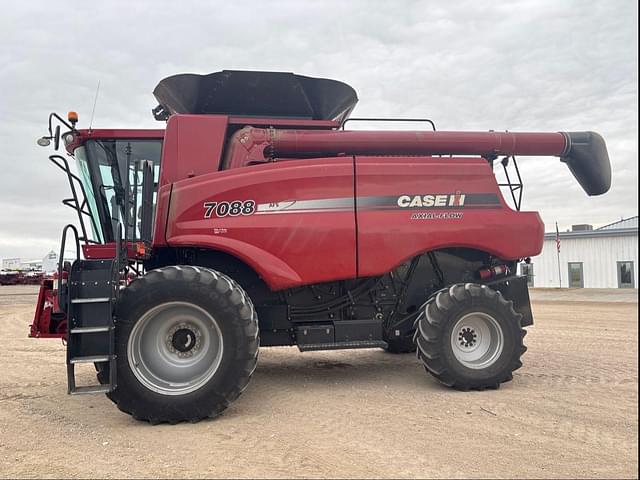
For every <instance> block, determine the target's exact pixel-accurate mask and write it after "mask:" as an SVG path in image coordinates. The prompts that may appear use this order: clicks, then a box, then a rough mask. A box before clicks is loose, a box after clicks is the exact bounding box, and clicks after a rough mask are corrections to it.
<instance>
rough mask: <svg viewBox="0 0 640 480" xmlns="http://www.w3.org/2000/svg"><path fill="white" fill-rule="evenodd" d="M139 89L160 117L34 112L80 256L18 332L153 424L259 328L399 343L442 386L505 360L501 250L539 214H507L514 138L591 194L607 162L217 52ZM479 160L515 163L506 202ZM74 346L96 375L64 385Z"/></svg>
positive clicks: (482, 383)
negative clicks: (150, 96)
mask: <svg viewBox="0 0 640 480" xmlns="http://www.w3.org/2000/svg"><path fill="white" fill-rule="evenodd" d="M154 95H155V96H156V98H157V100H158V102H159V105H158V106H157V107H156V108H155V109H154V110H153V114H154V116H155V118H156V119H157V120H160V121H166V128H165V129H159V130H121V129H109V130H106V129H93V130H91V129H90V130H79V129H76V122H77V120H78V119H77V115H75V114H72V115H70V116H69V118H68V120H66V121H65V120H64V119H62V118H60V117H59V116H57V115H56V114H52V115H51V116H50V118H49V135H48V136H46V137H43V138H42V139H40V140H39V142H38V143H40V144H42V145H47V144H49V143H50V142H51V141H53V142H54V147H55V148H56V149H57V147H58V144H59V143H60V141H62V142H63V143H64V146H65V148H66V151H67V154H68V156H62V155H58V154H53V155H51V157H50V159H51V161H52V162H53V163H54V164H56V165H57V166H58V167H59V168H60V169H61V170H63V171H64V172H65V174H66V176H67V180H68V182H69V185H70V188H71V193H72V196H71V198H69V199H66V200H64V203H66V204H67V205H70V206H71V207H73V208H74V209H75V210H76V211H77V213H78V220H79V222H78V227H76V226H73V225H68V226H67V227H65V229H64V231H63V236H62V245H61V252H64V250H65V243H66V241H67V237H70V238H72V240H73V242H74V244H75V248H76V251H77V255H76V256H77V259H76V260H75V261H73V262H65V261H64V260H63V259H62V258H63V256H62V255H61V256H60V258H61V260H60V265H59V269H58V273H57V277H56V278H57V279H62V281H60V282H59V284H58V280H44V281H43V283H42V287H41V292H40V296H39V298H38V306H37V309H36V315H35V319H34V323H33V325H32V330H31V336H34V337H61V338H64V339H66V342H67V369H68V383H69V392H70V393H95V392H103V393H106V394H107V396H108V397H109V398H110V399H111V400H112V401H113V402H114V403H116V404H117V405H118V407H119V408H120V409H121V410H123V411H125V412H128V413H130V414H132V415H133V416H134V417H136V418H138V419H141V420H146V421H149V422H152V423H158V422H169V423H175V422H179V421H185V420H186V421H196V420H199V419H202V418H205V417H212V416H215V415H217V414H219V413H220V412H222V411H223V410H224V409H225V408H226V407H227V406H228V405H229V404H230V403H231V402H232V401H233V400H235V398H237V397H238V395H239V394H240V393H241V392H242V391H243V390H244V388H245V387H246V386H247V384H248V382H249V379H250V377H251V375H252V373H253V371H254V368H255V366H256V363H257V358H258V350H259V346H278V345H296V346H297V347H298V348H299V349H300V350H301V351H303V352H305V351H313V350H328V349H351V348H382V349H385V350H387V351H388V352H391V353H406V352H414V351H416V352H417V356H418V359H419V361H420V362H422V363H423V364H424V366H425V367H426V369H427V371H428V372H430V373H431V374H432V375H434V376H435V377H436V378H437V379H438V380H440V382H442V383H443V384H445V385H448V386H451V387H454V388H457V389H460V390H469V389H486V388H497V387H498V386H499V385H500V384H501V383H503V382H506V381H509V380H511V379H512V372H513V371H514V370H516V369H517V368H519V367H520V366H521V365H522V364H521V355H522V354H523V353H524V351H525V350H526V348H525V346H524V344H523V338H524V335H525V333H526V332H525V330H524V328H525V327H527V326H529V325H532V323H533V318H532V314H531V308H530V303H529V295H528V290H527V283H526V277H520V276H518V275H517V274H516V267H517V264H518V262H520V261H527V259H528V258H529V257H531V256H533V255H536V254H538V253H539V252H540V250H541V248H542V241H543V231H544V226H543V224H542V221H541V219H540V217H539V215H538V214H537V213H536V212H524V211H520V206H521V198H522V182H521V180H520V174H519V171H518V169H517V163H516V158H515V156H516V155H518V156H557V157H560V159H561V160H562V161H563V162H564V163H566V164H567V166H568V167H569V169H570V170H571V172H572V173H573V175H574V176H575V178H576V179H577V181H578V182H579V183H580V185H582V187H583V189H584V190H585V192H586V193H587V194H588V195H600V194H602V193H605V192H606V191H607V190H608V189H609V186H610V181H611V180H610V179H611V172H610V164H609V159H608V155H607V150H606V146H605V143H604V140H603V139H602V138H601V137H600V136H599V135H598V134H596V133H593V132H579V133H565V132H559V133H513V132H494V131H490V132H451V131H449V132H445V131H436V130H435V125H434V124H433V122H431V121H430V120H428V119H423V121H424V122H425V123H426V124H428V125H430V126H431V127H432V128H433V131H428V130H416V131H387V130H380V131H362V130H347V129H346V128H345V127H346V124H347V121H353V120H362V119H353V118H352V119H349V114H350V113H351V111H352V110H353V108H354V106H355V104H356V102H357V96H356V93H355V91H354V90H353V89H352V88H351V87H349V86H348V85H346V84H344V83H341V82H337V81H333V80H326V79H316V78H310V77H304V76H299V75H293V74H289V73H276V72H247V71H223V72H219V73H214V74H211V75H204V76H201V75H176V76H173V77H169V78H166V79H164V80H162V81H161V82H160V83H159V84H158V86H157V87H156V89H155V91H154ZM368 120H370V121H378V120H380V119H368ZM393 120H396V119H391V121H393ZM54 124H57V125H58V126H57V127H56V128H55V129H54V128H53V125H54ZM60 125H62V126H64V127H66V129H67V131H66V132H65V133H63V134H61V131H60ZM68 157H70V158H72V159H74V160H75V169H74V171H72V169H71V167H70V165H69V162H68ZM494 167H502V168H504V169H505V172H507V173H508V172H509V171H510V170H509V169H512V170H511V172H512V173H511V174H510V175H509V174H508V175H507V179H508V181H507V183H506V184H503V185H502V186H504V187H507V190H508V191H509V192H510V195H511V198H512V200H513V202H514V207H515V208H511V207H510V206H508V205H507V203H506V201H505V199H504V198H503V196H502V194H501V189H500V186H501V185H499V184H498V182H497V180H496V177H495V176H494V173H493V168H494ZM514 179H515V180H514ZM81 253H82V254H81ZM81 363H90V364H94V365H95V367H96V369H97V372H98V373H97V379H98V382H97V384H96V385H89V386H79V385H76V375H75V367H76V366H77V365H78V364H81Z"/></svg>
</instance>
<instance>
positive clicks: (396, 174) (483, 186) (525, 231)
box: [356, 157, 544, 276]
mask: <svg viewBox="0 0 640 480" xmlns="http://www.w3.org/2000/svg"><path fill="white" fill-rule="evenodd" d="M356 176H357V181H356V195H357V198H358V199H359V201H358V209H357V212H358V213H357V215H358V219H357V220H358V221H357V223H358V273H359V274H360V275H361V276H370V275H380V274H383V273H385V272H388V271H389V270H391V269H393V268H394V267H396V266H397V265H399V264H401V263H402V262H404V261H406V260H408V259H410V258H412V257H414V256H416V255H418V254H420V253H423V252H427V251H430V250H435V249H439V248H445V247H467V248H474V249H477V250H482V251H484V252H487V253H490V254H493V255H495V256H497V257H500V258H502V259H505V260H513V259H517V258H523V257H528V256H533V255H537V254H538V253H539V252H540V251H541V250H542V242H543V235H544V226H543V224H542V221H541V219H540V217H539V215H538V214H537V213H535V212H516V211H514V210H511V209H510V208H509V207H508V206H507V205H506V204H505V202H504V200H503V198H502V195H501V194H500V190H499V187H498V185H497V183H496V180H495V177H494V176H493V172H492V170H491V168H490V167H489V164H488V163H487V161H486V160H484V159H481V158H449V157H422V158H420V157H357V158H356ZM456 192H459V193H460V194H464V195H465V196H466V197H467V198H469V199H470V198H472V196H473V194H483V195H484V194H488V193H493V194H495V196H496V197H497V199H498V201H499V202H498V203H497V204H494V205H472V204H468V203H467V204H465V205H463V206H451V207H444V208H438V209H434V208H421V207H419V206H416V207H413V208H410V207H406V208H387V209H371V208H367V207H366V205H363V206H362V208H361V204H362V202H361V201H360V199H364V198H371V197H392V198H395V199H397V198H399V196H401V195H406V196H409V197H411V198H414V197H415V196H418V195H419V196H424V195H437V194H444V195H450V194H455V193H456ZM412 217H413V218H412ZM447 217H449V218H447Z"/></svg>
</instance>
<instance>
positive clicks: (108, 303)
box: [67, 259, 119, 395]
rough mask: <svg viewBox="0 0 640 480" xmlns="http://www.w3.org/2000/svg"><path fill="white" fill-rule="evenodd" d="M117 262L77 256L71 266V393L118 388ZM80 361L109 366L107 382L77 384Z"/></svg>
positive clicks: (69, 313)
mask: <svg viewBox="0 0 640 480" xmlns="http://www.w3.org/2000/svg"><path fill="white" fill-rule="evenodd" d="M117 262H118V261H117V260H116V259H104V260H81V259H78V260H76V261H74V262H73V264H72V265H71V271H70V272H69V281H68V284H67V383H68V392H69V393H70V394H72V395H79V394H89V393H108V392H111V391H113V390H114V389H115V388H116V354H115V305H116V301H117V298H118V292H119V271H118V263H117ZM81 363H93V364H95V365H97V364H102V366H107V365H108V367H109V368H108V372H109V375H108V382H106V383H103V384H99V385H90V386H76V373H75V367H76V365H78V364H81Z"/></svg>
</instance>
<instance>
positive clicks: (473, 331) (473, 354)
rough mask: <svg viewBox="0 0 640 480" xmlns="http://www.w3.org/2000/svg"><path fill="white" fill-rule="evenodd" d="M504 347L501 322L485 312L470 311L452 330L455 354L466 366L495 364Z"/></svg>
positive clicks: (479, 367)
mask: <svg viewBox="0 0 640 480" xmlns="http://www.w3.org/2000/svg"><path fill="white" fill-rule="evenodd" d="M503 348H504V335H503V333H502V328H501V327H500V324H498V322H497V321H496V319H495V318H493V317H492V316H491V315H489V314H487V313H484V312H473V313H468V314H466V315H465V316H463V317H462V318H460V319H459V320H458V321H457V322H456V324H455V325H454V326H453V329H452V330H451V349H452V350H453V355H454V356H455V357H456V360H458V361H459V362H460V363H462V364H463V365H464V366H465V367H468V368H473V369H481V368H487V367H490V366H491V365H493V364H494V363H495V362H496V361H497V360H498V358H499V357H500V354H501V353H502V349H503Z"/></svg>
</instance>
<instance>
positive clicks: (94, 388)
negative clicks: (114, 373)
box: [69, 385, 111, 395]
mask: <svg viewBox="0 0 640 480" xmlns="http://www.w3.org/2000/svg"><path fill="white" fill-rule="evenodd" d="M110 391H111V385H91V386H89V387H76V388H75V389H74V390H72V391H71V392H69V393H70V394H71V395H90V394H92V393H109V392H110Z"/></svg>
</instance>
